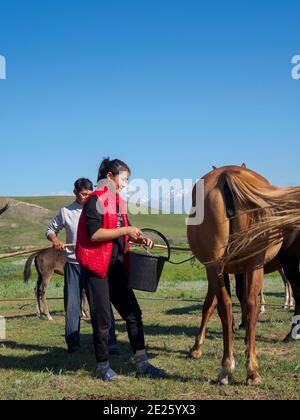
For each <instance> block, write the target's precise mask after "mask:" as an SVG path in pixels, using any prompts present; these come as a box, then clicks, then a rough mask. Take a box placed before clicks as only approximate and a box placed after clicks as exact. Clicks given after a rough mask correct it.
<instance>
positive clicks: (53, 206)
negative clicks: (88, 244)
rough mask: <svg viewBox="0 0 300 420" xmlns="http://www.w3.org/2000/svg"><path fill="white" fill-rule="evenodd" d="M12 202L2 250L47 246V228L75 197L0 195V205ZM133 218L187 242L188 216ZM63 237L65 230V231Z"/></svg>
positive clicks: (0, 232) (2, 226) (0, 222)
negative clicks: (186, 221) (5, 196)
mask: <svg viewBox="0 0 300 420" xmlns="http://www.w3.org/2000/svg"><path fill="white" fill-rule="evenodd" d="M7 200H8V201H10V202H11V207H10V209H9V210H8V211H7V212H6V213H5V214H3V215H2V216H1V219H0V252H3V251H7V250H10V249H15V248H16V247H25V246H40V245H41V246H44V245H45V243H46V239H45V231H46V228H47V226H48V224H49V223H50V221H51V220H52V219H53V217H54V216H55V215H56V214H57V212H58V210H59V209H60V208H61V207H63V206H65V205H67V204H70V203H71V202H72V200H73V198H72V197H61V196H54V197H14V198H0V207H1V206H2V205H3V204H4V203H5V202H7ZM129 217H130V221H131V223H132V224H133V225H136V226H138V227H140V228H145V227H148V228H154V229H157V230H159V231H160V232H162V233H164V234H165V235H166V236H167V237H168V238H169V239H170V240H171V242H172V243H176V244H184V245H185V244H186V243H187V238H186V226H185V216H183V215H175V214H171V215H154V214H147V215H143V214H139V215H132V214H130V210H129ZM62 237H63V233H62Z"/></svg>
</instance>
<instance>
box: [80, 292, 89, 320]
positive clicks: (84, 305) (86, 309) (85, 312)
mask: <svg viewBox="0 0 300 420" xmlns="http://www.w3.org/2000/svg"><path fill="white" fill-rule="evenodd" d="M81 313H82V317H83V318H89V317H90V314H89V303H88V300H87V296H86V292H85V290H84V289H83V290H82V302H81Z"/></svg>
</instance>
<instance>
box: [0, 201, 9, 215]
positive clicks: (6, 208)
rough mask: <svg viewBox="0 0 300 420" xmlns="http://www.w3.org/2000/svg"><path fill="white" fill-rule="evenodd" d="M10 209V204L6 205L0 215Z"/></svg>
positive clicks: (0, 210)
mask: <svg viewBox="0 0 300 420" xmlns="http://www.w3.org/2000/svg"><path fill="white" fill-rule="evenodd" d="M8 208H9V203H7V204H6V206H5V207H3V209H0V215H1V214H3V213H4V212H5V211H6V210H8Z"/></svg>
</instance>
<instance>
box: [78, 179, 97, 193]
mask: <svg viewBox="0 0 300 420" xmlns="http://www.w3.org/2000/svg"><path fill="white" fill-rule="evenodd" d="M74 188H75V190H76V191H77V192H80V191H82V190H89V191H93V189H94V186H93V183H92V181H90V180H89V179H87V178H79V179H77V181H76V182H75V184H74Z"/></svg>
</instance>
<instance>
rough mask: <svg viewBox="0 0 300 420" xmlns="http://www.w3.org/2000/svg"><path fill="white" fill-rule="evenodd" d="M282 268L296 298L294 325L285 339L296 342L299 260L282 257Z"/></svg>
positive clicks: (299, 311)
mask: <svg viewBox="0 0 300 420" xmlns="http://www.w3.org/2000/svg"><path fill="white" fill-rule="evenodd" d="M281 262H282V267H283V269H284V274H285V275H286V277H287V279H288V281H289V282H290V284H291V287H292V290H293V294H294V298H295V314H294V316H295V318H294V321H293V324H292V329H291V332H290V333H289V334H288V335H287V336H286V338H285V339H284V341H285V342H289V341H294V340H295V339H296V338H295V337H294V334H293V331H295V330H296V329H297V325H298V324H299V323H300V271H299V260H298V259H297V258H288V256H287V257H282V261H281ZM296 317H297V318H296Z"/></svg>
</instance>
